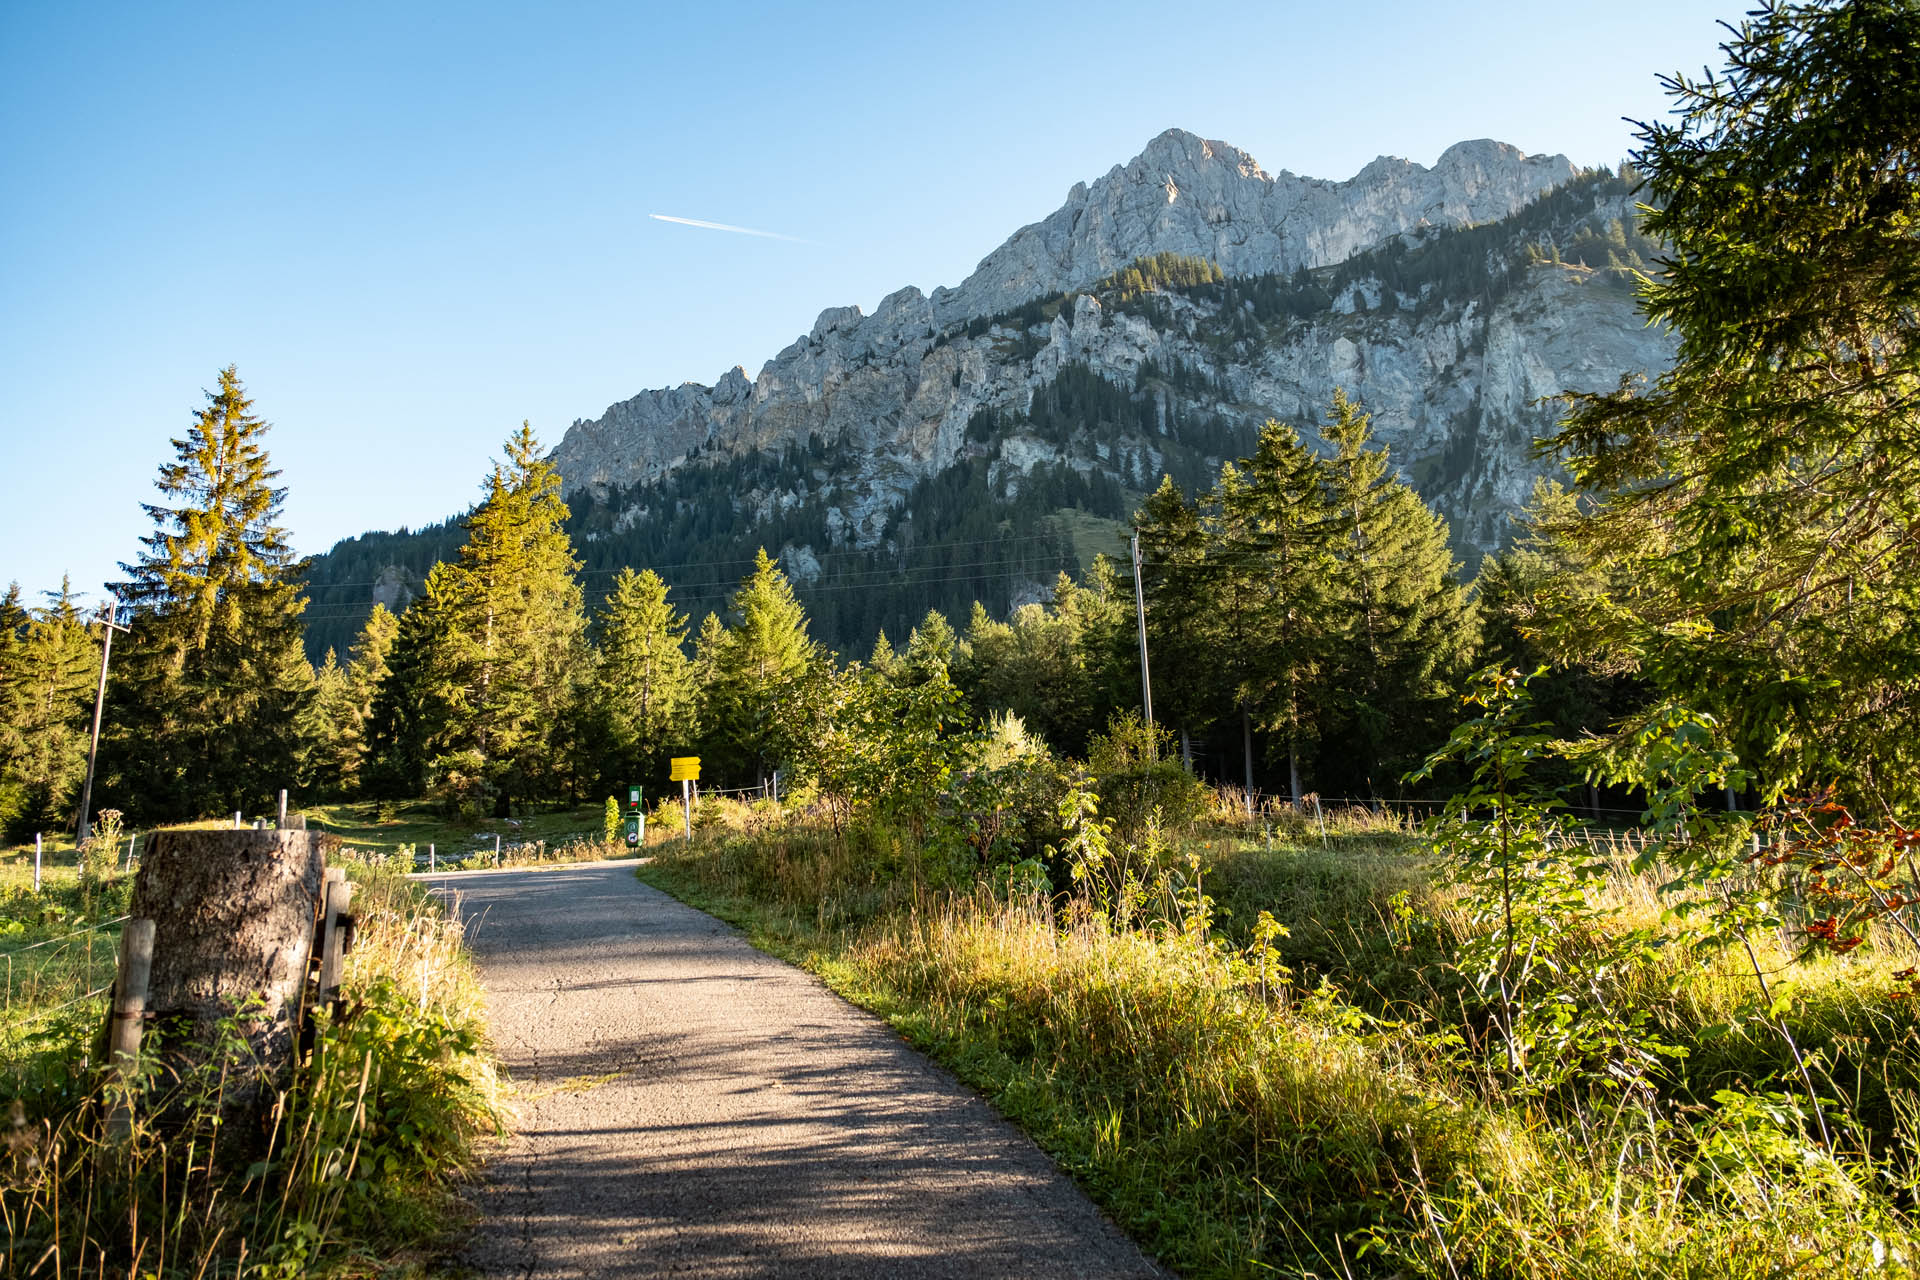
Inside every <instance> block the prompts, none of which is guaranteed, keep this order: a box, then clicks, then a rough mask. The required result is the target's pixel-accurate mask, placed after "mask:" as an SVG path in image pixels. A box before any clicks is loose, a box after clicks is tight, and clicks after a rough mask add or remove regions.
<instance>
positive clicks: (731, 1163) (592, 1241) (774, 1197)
mask: <svg viewBox="0 0 1920 1280" xmlns="http://www.w3.org/2000/svg"><path fill="white" fill-rule="evenodd" d="M433 883H434V884H435V885H436V886H438V887H439V889H440V891H442V892H447V893H455V894H457V895H458V899H459V903H460V909H461V911H462V912H463V914H464V915H465V917H466V918H467V920H468V921H469V937H470V939H471V941H472V944H473V946H474V949H475V951H476V953H477V954H478V956H479V960H480V969H481V974H482V976H483V978H484V979H485V982H486V987H487V1000H488V1007H489V1013H490V1017H491V1021H492V1027H493V1035H494V1040H495V1043H496V1045H497V1047H498V1049H499V1051H500V1055H501V1057H502V1058H503V1059H504V1061H505V1063H506V1065H507V1068H508V1070H509V1072H510V1073H511V1075H512V1077H513V1079H514V1081H515V1085H516V1089H517V1092H518V1100H517V1102H516V1104H515V1105H516V1109H517V1111H518V1113H519V1117H520V1120H519V1123H518V1125H517V1126H516V1127H517V1129H518V1132H517V1133H516V1135H515V1137H514V1139H513V1140H512V1142H511V1143H510V1145H509V1147H508V1150H507V1151H506V1153H505V1155H504V1156H502V1157H501V1158H499V1159H497V1160H496V1161H495V1163H494V1164H493V1165H492V1166H491V1168H490V1181H489V1182H488V1184H487V1185H486V1187H485V1188H484V1189H483V1191H482V1192H481V1196H480V1208H481V1212H482V1214H483V1225H482V1227H481V1228H480V1232H479V1235H478V1237H477V1238H476V1240H475V1242H474V1243H473V1244H472V1245H471V1246H470V1249H469V1253H468V1256H467V1258H466V1262H467V1263H468V1265H470V1266H472V1267H473V1268H474V1269H475V1270H477V1271H479V1272H481V1273H482V1274H484V1275H487V1276H502V1277H506V1276H511V1277H523V1278H525V1280H535V1278H540V1280H545V1278H547V1277H575V1276H593V1277H601V1276H663V1275H671V1276H685V1277H727V1278H729V1280H731V1278H734V1277H743V1276H782V1277H789V1276H790V1277H800V1278H802V1280H808V1278H812V1277H836V1278H838V1277H848V1278H852V1277H929V1278H942V1280H944V1278H948V1277H952V1278H954V1280H958V1278H960V1277H968V1278H972V1277H989V1276H991V1277H1003V1276H1004V1277H1013V1276H1036V1277H1038V1276H1046V1277H1056V1276H1057V1277H1069V1276H1071V1277H1096V1276H1097V1277H1135V1276H1138V1277H1148V1276H1160V1275H1162V1274H1163V1273H1161V1272H1160V1271H1158V1270H1156V1269H1155V1268H1154V1267H1153V1266H1152V1265H1151V1264H1150V1263H1148V1262H1147V1261H1146V1260H1145V1259H1144V1258H1143V1257H1142V1256H1141V1254H1140V1252H1139V1251H1138V1250H1137V1249H1136V1248H1135V1247H1134V1246H1133V1245H1132V1244H1131V1243H1129V1242H1128V1241H1127V1240H1126V1239H1125V1238H1124V1237H1123V1236H1121V1235H1120V1233H1119V1232H1118V1231H1116V1230H1115V1229H1114V1228H1113V1227H1112V1226H1111V1225H1110V1224H1109V1223H1108V1222H1107V1221H1106V1220H1105V1219H1104V1218H1102V1217H1101V1215H1100V1213H1099V1211H1098V1210H1097V1209H1095V1208H1094V1206H1093V1205H1092V1204H1091V1202H1089V1201H1088V1200H1087V1199H1086V1197H1085V1196H1083V1195H1082V1194H1081V1193H1080V1192H1079V1190H1078V1189H1077V1188H1075V1187H1074V1186H1073V1185H1072V1183H1071V1182H1069V1181H1068V1180H1067V1179H1066V1178H1065V1177H1064V1176H1063V1175H1062V1174H1061V1173H1060V1172H1059V1171H1058V1170H1057V1169H1056V1168H1055V1167H1054V1166H1053V1164H1052V1162H1051V1161H1050V1160H1048V1158H1047V1157H1046V1156H1045V1155H1044V1154H1043V1153H1042V1152H1041V1151H1040V1150H1039V1149H1038V1148H1036V1147H1035V1146H1034V1145H1033V1144H1032V1143H1031V1142H1030V1141H1028V1140H1027V1139H1026V1138H1025V1137H1024V1136H1023V1135H1022V1134H1020V1133H1019V1131H1018V1130H1016V1129H1014V1128H1013V1126H1012V1125H1010V1124H1008V1123H1007V1122H1006V1121H1005V1120H1003V1119H1001V1118H1000V1117H999V1115H998V1114H997V1113H995V1112H994V1111H993V1109H992V1108H991V1107H989V1106H988V1105H987V1104H986V1103H985V1102H984V1101H982V1100H981V1099H980V1098H979V1097H978V1096H976V1095H975V1094H973V1093H972V1092H970V1091H969V1090H968V1089H966V1088H965V1087H964V1086H963V1085H961V1084H959V1083H958V1082H957V1081H955V1080H954V1079H953V1077H952V1076H950V1075H948V1074H947V1073H946V1071H944V1070H943V1069H942V1068H940V1067H938V1066H935V1065H934V1064H933V1063H931V1062H929V1061H928V1060H927V1059H925V1058H923V1057H921V1056H920V1055H919V1054H918V1053H916V1052H914V1051H913V1050H912V1049H910V1048H908V1047H907V1046H906V1045H905V1044H904V1043H903V1042H902V1041H901V1040H900V1039H899V1038H898V1037H897V1036H895V1035H894V1034H893V1032H892V1031H891V1030H889V1029H888V1028H887V1027H886V1025H885V1024H884V1023H882V1022H880V1021H879V1020H878V1019H876V1018H874V1017H872V1016H871V1015H870V1014H867V1013H865V1012H863V1011H861V1010H859V1009H856V1008H854V1007H853V1006H851V1005H849V1004H847V1003H846V1002H845V1001H843V1000H841V999H840V998H839V997H838V996H836V995H834V994H833V993H832V992H831V991H829V990H827V989H826V988H825V987H824V986H822V985H821V983H820V982H819V981H818V980H817V979H815V978H813V977H812V976H811V975H809V974H806V973H804V972H802V971H800V970H798V969H795V968H792V967H791V966H789V965H786V964H782V963H781V962H780V961H777V960H774V959H772V958H771V957H769V956H766V955H763V954H762V953H760V952H758V951H755V950H754V949H753V948H752V947H751V946H749V945H748V944H747V942H746V941H745V940H744V939H743V938H742V937H741V936H740V935H739V934H738V933H736V932H734V931H733V930H732V929H730V928H729V927H727V926H726V925H723V924H721V923H720V922H719V921H717V920H715V919H713V917H711V916H708V915H705V914H703V913H701V912H698V911H694V910H692V909H691V908H688V907H684V906H681V905H680V904H679V903H678V902H675V901H674V900H673V899H671V898H669V897H667V896H666V895H665V894H662V893H659V892H657V891H656V890H653V889H650V888H648V887H646V886H645V885H642V884H640V883H639V882H638V881H637V880H636V879H635V878H634V875H633V864H632V863H630V862H628V863H610V864H595V865H586V866H579V867H571V868H565V869H557V870H533V871H516V872H481V873H473V874H468V875H448V876H441V877H437V878H436V879H435V880H434V881H433Z"/></svg>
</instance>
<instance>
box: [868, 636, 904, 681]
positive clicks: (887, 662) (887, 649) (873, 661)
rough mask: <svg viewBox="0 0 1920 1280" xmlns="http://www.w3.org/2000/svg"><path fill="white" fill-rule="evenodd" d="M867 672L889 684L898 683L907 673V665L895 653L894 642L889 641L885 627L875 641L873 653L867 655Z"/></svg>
mask: <svg viewBox="0 0 1920 1280" xmlns="http://www.w3.org/2000/svg"><path fill="white" fill-rule="evenodd" d="M867 670H868V671H870V672H872V673H873V675H874V676H876V677H877V678H879V679H881V680H885V681H886V682H887V683H889V684H896V683H898V682H899V680H900V678H901V676H902V674H903V673H904V672H905V671H906V663H905V661H904V660H903V659H902V658H901V657H900V655H899V654H898V653H896V652H895V651H894V648H893V641H891V640H889V639H887V632H886V628H884V627H882V628H881V630H880V634H879V635H878V636H877V637H875V639H874V642H873V651H872V652H871V653H869V654H868V655H867Z"/></svg>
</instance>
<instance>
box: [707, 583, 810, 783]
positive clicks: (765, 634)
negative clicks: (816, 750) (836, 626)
mask: <svg viewBox="0 0 1920 1280" xmlns="http://www.w3.org/2000/svg"><path fill="white" fill-rule="evenodd" d="M728 612H729V613H731V614H732V615H733V617H734V619H735V621H734V624H733V626H732V627H730V628H728V629H727V631H726V634H725V638H724V639H723V640H722V641H720V643H719V644H718V646H717V648H715V649H714V651H713V652H712V657H711V664H712V678H711V681H710V683H709V684H708V686H707V696H706V711H707V717H708V723H707V725H706V732H707V737H708V740H709V741H710V742H712V744H713V747H714V755H715V756H716V758H717V760H718V762H719V764H720V766H721V768H722V769H723V770H724V771H725V772H726V773H727V775H728V776H730V777H733V778H735V779H737V780H739V781H742V782H747V783H757V782H759V781H760V780H761V779H762V778H764V777H766V776H767V775H768V774H769V772H770V771H771V770H772V769H773V768H775V767H777V766H778V765H779V764H780V762H781V758H782V756H783V754H784V753H785V751H786V750H787V748H788V746H789V743H788V742H787V734H786V732H785V726H784V723H783V720H782V716H781V711H782V701H783V698H784V697H785V696H786V694H787V693H788V692H789V691H790V689H791V688H792V687H793V686H794V685H795V684H796V683H797V682H798V681H799V680H800V679H801V678H802V677H803V676H805V675H806V673H807V671H808V669H809V668H810V667H812V666H813V665H814V664H815V661H816V655H815V652H814V645H813V642H812V641H811V640H809V639H808V638H807V616H806V611H805V610H803V609H802V608H801V607H800V602H799V601H798V600H796V599H795V598H794V595H793V586H792V584H790V583H789V582H788V581H787V577H786V575H785V574H784V573H782V572H780V568H779V565H778V564H777V563H776V562H775V561H774V560H773V559H772V558H771V557H769V556H768V555H767V552H766V548H764V547H762V548H761V549H760V551H759V554H758V555H757V556H756V557H755V558H754V565H753V572H752V573H750V574H748V575H747V577H746V579H745V580H744V581H743V582H742V583H741V584H740V589H739V590H738V591H736V592H734V595H733V599H732V601H731V602H730V604H729V606H728ZM702 638H703V639H705V637H704V635H703V637H702Z"/></svg>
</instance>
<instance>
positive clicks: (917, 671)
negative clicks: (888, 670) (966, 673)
mask: <svg viewBox="0 0 1920 1280" xmlns="http://www.w3.org/2000/svg"><path fill="white" fill-rule="evenodd" d="M958 643H959V637H958V636H956V635H954V633H953V624H952V623H950V622H948V621H947V615H946V614H944V613H941V612H940V611H939V610H938V609H929V610H927V616H926V617H924V618H922V619H920V625H919V626H917V627H915V628H914V629H913V630H912V631H911V632H910V633H908V635H907V653H906V657H905V658H904V659H903V663H904V670H903V671H902V672H901V673H900V674H901V679H902V680H903V681H904V683H906V684H910V685H923V684H927V683H929V682H931V681H934V680H945V679H946V678H947V673H948V670H949V669H950V668H951V667H952V666H953V651H954V647H955V646H956V645H957V644H958Z"/></svg>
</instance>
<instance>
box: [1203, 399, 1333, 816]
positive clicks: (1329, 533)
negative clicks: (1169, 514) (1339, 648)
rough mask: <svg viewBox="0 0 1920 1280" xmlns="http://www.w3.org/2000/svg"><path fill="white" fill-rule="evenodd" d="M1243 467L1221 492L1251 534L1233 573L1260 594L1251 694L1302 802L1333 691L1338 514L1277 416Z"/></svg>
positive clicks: (1309, 456) (1307, 453)
mask: <svg viewBox="0 0 1920 1280" xmlns="http://www.w3.org/2000/svg"><path fill="white" fill-rule="evenodd" d="M1242 467H1243V471H1242V480H1243V482H1242V483H1241V484H1240V485H1239V486H1237V487H1236V488H1235V489H1234V490H1233V491H1232V492H1231V493H1230V494H1223V495H1222V499H1221V501H1222V505H1223V506H1231V507H1233V508H1234V510H1232V511H1230V512H1228V515H1229V517H1230V523H1231V524H1232V526H1233V527H1234V528H1236V529H1237V530H1238V531H1239V537H1240V538H1241V539H1242V540H1243V541H1242V543H1241V545H1239V546H1237V547H1229V548H1226V558H1227V559H1228V561H1229V563H1228V565H1227V566H1226V569H1225V572H1226V573H1227V574H1229V575H1239V576H1241V577H1243V578H1244V579H1245V580H1246V582H1247V589H1248V590H1250V592H1251V594H1252V596H1253V598H1254V600H1255V601H1256V606H1255V607H1256V610H1257V613H1256V617H1255V621H1254V624H1253V627H1252V630H1251V633H1250V634H1248V635H1246V636H1245V637H1243V638H1242V640H1241V643H1243V644H1245V645H1246V646H1247V647H1248V649H1249V651H1250V654H1251V667H1252V671H1253V675H1252V676H1251V677H1250V678H1249V679H1247V681H1246V685H1247V689H1246V692H1247V695H1248V702H1249V704H1250V705H1251V706H1254V707H1258V708H1259V710H1260V714H1259V724H1260V727H1261V728H1262V729H1264V730H1267V731H1269V732H1272V733H1276V734H1278V735H1279V737H1280V740H1281V742H1282V743H1284V744H1285V749H1286V753H1287V778H1288V788H1289V792H1290V794H1291V797H1292V799H1293V800H1294V801H1295V802H1298V801H1299V799H1300V797H1301V794H1302V791H1303V783H1302V781H1301V753H1302V749H1303V748H1305V747H1307V746H1309V745H1310V742H1311V739H1312V738H1313V736H1314V726H1315V719H1316V717H1315V711H1316V708H1317V706H1318V705H1319V704H1320V703H1321V702H1322V701H1323V700H1324V699H1325V697H1326V691H1325V689H1324V688H1323V686H1322V684H1321V679H1322V676H1323V674H1324V672H1325V668H1326V661H1327V656H1328V648H1329V638H1330V632H1331V631H1332V630H1333V629H1334V628H1335V626H1336V625H1337V624H1336V622H1335V618H1334V612H1335V610H1334V602H1333V600H1332V599H1331V598H1330V591H1329V587H1330V585H1331V579H1332V577H1333V570H1334V564H1335V555H1334V541H1333V540H1334V538H1335V537H1337V536H1338V532H1339V529H1340V519H1339V516H1340V513H1339V512H1338V511H1337V510H1336V509H1335V508H1334V506H1333V505H1332V502H1331V495H1330V494H1329V492H1328V485H1327V479H1328V467H1327V465H1326V464H1325V463H1323V462H1322V461H1321V459H1320V458H1319V457H1318V455H1316V454H1315V453H1314V452H1313V451H1312V450H1310V449H1308V448H1307V447H1306V446H1305V445H1304V444H1302V443H1301V442H1300V436H1299V433H1297V432H1296V431H1294V429H1293V428H1291V427H1288V426H1283V425H1281V424H1280V423H1278V422H1272V421H1269V422H1268V423H1267V425H1266V426H1265V427H1263V428H1261V431H1260V440H1259V444H1258V446H1257V447H1256V449H1255V450H1254V454H1253V456H1252V457H1251V458H1248V459H1245V460H1244V462H1243V463H1242ZM1336 696H1338V695H1336Z"/></svg>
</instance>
